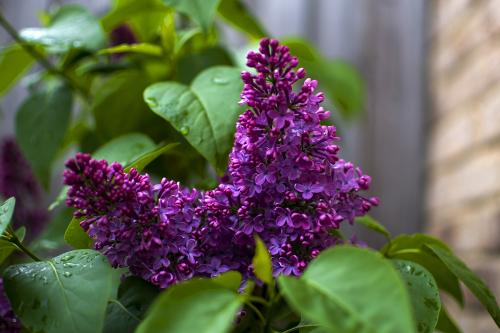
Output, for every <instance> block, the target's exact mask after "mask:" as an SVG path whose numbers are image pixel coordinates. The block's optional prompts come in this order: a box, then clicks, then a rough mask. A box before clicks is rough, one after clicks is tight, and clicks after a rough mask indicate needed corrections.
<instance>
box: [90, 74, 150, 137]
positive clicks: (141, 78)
mask: <svg viewBox="0 0 500 333" xmlns="http://www.w3.org/2000/svg"><path fill="white" fill-rule="evenodd" d="M148 84H149V78H148V77H147V75H144V73H143V72H141V71H139V70H126V71H121V72H118V73H116V74H114V75H112V76H110V77H109V78H107V79H105V80H102V81H100V82H96V84H94V86H93V89H92V91H93V96H94V98H93V100H92V105H91V110H92V113H93V115H94V118H95V121H96V130H97V134H98V135H99V136H100V139H101V140H104V141H108V140H110V139H113V138H116V137H118V136H120V135H124V134H127V133H130V132H135V131H140V130H141V129H142V124H143V120H144V118H145V117H146V116H147V115H148V114H149V110H148V107H147V105H146V104H145V103H144V101H143V100H142V93H143V91H144V89H145V88H146V87H147V86H148Z"/></svg>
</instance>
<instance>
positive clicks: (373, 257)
mask: <svg viewBox="0 0 500 333" xmlns="http://www.w3.org/2000/svg"><path fill="white" fill-rule="evenodd" d="M363 272H369V273H367V274H364V273H363ZM278 282H279V286H280V291H281V292H282V293H283V296H284V297H285V299H286V300H287V302H288V303H289V305H290V306H291V307H292V308H293V309H295V310H296V311H297V312H298V313H299V314H301V315H302V316H303V317H305V318H306V319H307V320H309V321H310V322H313V323H318V324H320V325H321V326H323V327H325V328H328V329H329V331H332V332H356V333H363V332H367V333H368V332H370V333H372V332H377V333H388V332H394V333H401V332H407V333H412V332H416V331H415V324H414V321H413V317H412V309H411V303H410V299H409V296H408V292H407V290H406V287H405V285H404V282H403V280H402V279H401V277H400V276H399V274H398V273H397V271H396V270H395V269H394V268H393V266H392V265H391V263H390V262H389V261H388V260H385V259H384V258H383V257H382V256H381V255H380V254H378V253H376V252H373V251H371V250H367V249H361V248H356V247H352V246H336V247H334V248H332V249H329V250H326V251H324V252H322V253H321V254H320V255H319V256H318V257H317V258H316V259H315V260H313V261H312V262H311V263H310V264H309V267H308V268H307V269H306V270H305V272H304V274H303V275H302V277H301V278H300V279H297V278H293V277H286V276H281V277H280V278H279V280H278Z"/></svg>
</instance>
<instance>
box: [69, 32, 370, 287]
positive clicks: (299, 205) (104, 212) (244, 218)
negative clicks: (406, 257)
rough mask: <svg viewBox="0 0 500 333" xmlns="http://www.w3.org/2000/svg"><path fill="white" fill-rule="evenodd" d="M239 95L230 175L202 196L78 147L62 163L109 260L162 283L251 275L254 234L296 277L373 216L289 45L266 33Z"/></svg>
mask: <svg viewBox="0 0 500 333" xmlns="http://www.w3.org/2000/svg"><path fill="white" fill-rule="evenodd" d="M247 59H248V63H247V64H248V66H249V67H252V68H254V69H255V72H254V73H250V72H243V73H242V79H243V82H244V83H245V85H244V89H243V92H242V94H241V98H242V103H244V104H246V105H248V107H249V109H248V110H247V111H246V112H244V113H243V114H242V115H241V116H240V118H239V120H238V122H237V125H236V134H235V138H234V146H233V149H232V151H231V153H230V156H229V166H228V169H227V172H226V175H225V176H224V177H223V179H222V180H221V183H220V185H219V186H217V187H216V188H215V189H213V190H210V191H206V192H199V191H197V190H195V189H192V190H188V189H185V188H182V187H181V186H180V185H179V184H178V183H176V182H174V181H170V180H166V179H164V180H162V181H161V183H160V184H156V185H153V184H152V183H151V182H150V180H149V177H148V176H147V175H140V174H138V173H137V171H135V170H131V171H130V172H129V173H128V174H127V173H125V172H124V171H123V168H122V167H121V166H120V165H118V164H112V165H108V163H107V162H105V161H96V160H93V159H91V158H90V156H89V155H85V154H78V155H77V156H76V157H75V158H74V159H72V160H70V161H68V162H67V170H66V172H65V183H66V184H67V185H69V186H70V191H69V192H68V200H67V203H68V204H69V205H70V206H72V207H75V208H77V210H78V211H77V213H76V216H77V217H81V218H82V222H81V225H82V227H83V228H84V229H85V230H86V231H87V232H88V233H89V235H90V236H91V237H92V238H93V239H95V247H96V248H97V249H100V250H102V251H103V253H105V254H106V255H107V256H108V257H109V258H110V261H111V262H112V264H113V265H114V266H120V267H129V269H130V271H131V272H132V273H133V274H135V275H138V276H140V277H142V278H144V279H146V280H148V281H151V282H152V283H154V284H156V285H158V286H160V287H161V288H166V287H168V286H169V285H171V284H173V283H176V282H178V281H182V280H185V279H189V278H191V277H193V276H215V275H218V274H220V273H222V272H225V271H228V270H238V271H240V272H241V273H243V275H244V276H245V277H247V278H249V277H252V275H253V272H252V266H251V262H252V257H253V255H254V235H258V236H259V237H260V238H261V239H263V240H264V242H265V243H266V245H267V247H268V249H269V251H270V253H271V257H272V263H273V269H274V274H275V275H278V274H285V275H300V274H301V273H302V271H303V270H304V268H305V267H306V266H307V264H308V263H309V261H310V260H312V259H313V258H314V257H315V256H316V255H317V254H318V253H319V252H320V251H322V250H323V249H325V248H327V247H329V246H332V245H334V244H337V243H340V242H342V240H339V239H337V238H335V237H334V236H332V235H331V230H332V229H337V228H339V226H340V224H341V223H342V222H343V221H352V220H353V219H354V217H356V216H362V215H364V214H366V212H367V211H368V210H370V208H371V207H372V206H374V205H377V204H378V200H377V199H376V198H367V197H363V196H361V195H360V194H359V192H360V191H362V190H366V189H368V188H369V185H370V181H371V179H370V177H369V176H366V175H364V174H363V173H362V172H361V170H360V169H359V168H356V167H354V166H353V165H352V164H351V163H349V162H346V161H343V160H341V159H339V157H338V151H339V147H338V146H337V145H336V144H335V142H336V141H338V140H339V138H338V137H337V135H336V131H335V127H334V126H326V125H322V123H321V122H322V121H323V120H326V119H327V118H328V117H329V112H328V111H325V110H324V109H323V108H322V107H321V106H320V104H321V102H322V101H323V99H324V97H323V94H322V93H316V92H315V88H316V86H317V82H316V81H314V80H310V79H306V80H305V81H304V82H303V84H302V85H301V86H300V89H298V90H294V89H293V87H294V84H296V83H297V81H299V80H302V79H304V78H305V71H304V70H303V69H298V70H295V68H296V67H297V64H298V61H297V59H296V58H294V57H292V56H291V55H290V53H289V50H288V48H287V47H286V46H283V45H279V43H278V42H277V41H276V40H269V39H264V40H262V41H261V44H260V48H259V52H258V53H253V52H250V53H249V54H248V57H247Z"/></svg>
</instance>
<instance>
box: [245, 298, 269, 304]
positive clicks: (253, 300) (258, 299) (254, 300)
mask: <svg viewBox="0 0 500 333" xmlns="http://www.w3.org/2000/svg"><path fill="white" fill-rule="evenodd" d="M248 300H249V301H251V302H255V303H260V304H262V305H265V306H270V305H271V304H270V303H269V302H268V301H266V300H265V299H263V298H262V297H258V296H249V297H248Z"/></svg>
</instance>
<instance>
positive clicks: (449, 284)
mask: <svg viewBox="0 0 500 333" xmlns="http://www.w3.org/2000/svg"><path fill="white" fill-rule="evenodd" d="M426 244H435V245H436V246H439V247H442V248H443V249H447V250H449V248H448V246H447V245H446V244H444V243H443V242H441V241H440V240H439V239H436V238H434V237H432V236H429V235H425V234H413V235H399V236H397V237H396V238H394V239H392V240H391V241H390V242H388V243H387V244H386V245H385V246H384V247H383V248H382V250H381V252H382V253H384V254H385V255H386V256H387V257H388V258H394V259H403V260H409V261H413V262H416V263H417V264H420V265H422V266H423V267H424V268H425V269H427V270H428V271H429V272H431V274H432V276H434V279H436V282H437V284H438V286H439V288H441V289H442V290H444V291H446V292H447V293H448V294H450V295H451V296H453V298H455V300H456V301H457V302H458V303H459V304H460V305H463V304H464V296H463V293H462V289H461V288H460V284H459V282H458V279H457V277H456V276H455V275H454V274H453V273H452V272H451V271H450V270H449V269H448V268H447V267H446V265H444V264H443V263H442V262H441V261H440V260H439V259H438V258H436V257H434V256H433V255H431V254H430V253H428V252H427V251H426V250H425V245H426Z"/></svg>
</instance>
